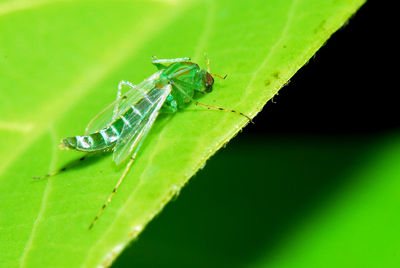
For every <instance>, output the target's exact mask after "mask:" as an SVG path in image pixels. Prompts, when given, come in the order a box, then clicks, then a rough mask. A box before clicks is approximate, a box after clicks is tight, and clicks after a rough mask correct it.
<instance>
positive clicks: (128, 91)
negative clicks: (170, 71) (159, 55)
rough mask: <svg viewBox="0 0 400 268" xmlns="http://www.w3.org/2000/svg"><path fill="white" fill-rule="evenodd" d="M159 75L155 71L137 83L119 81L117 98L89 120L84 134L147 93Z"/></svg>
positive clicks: (110, 118) (107, 122)
mask: <svg viewBox="0 0 400 268" xmlns="http://www.w3.org/2000/svg"><path fill="white" fill-rule="evenodd" d="M159 76H160V72H157V73H155V74H154V75H152V76H150V77H149V78H147V79H146V80H144V81H143V82H142V83H140V84H138V85H133V84H132V83H130V82H127V81H121V82H120V83H119V85H118V92H119V93H120V94H118V96H117V99H116V100H115V101H113V102H112V103H111V104H109V105H108V106H107V107H106V108H104V109H103V110H102V111H101V112H100V113H98V114H97V115H96V116H95V117H94V118H93V119H92V120H91V121H90V122H89V124H88V125H87V127H86V129H85V134H89V133H93V132H95V131H98V130H100V129H102V128H104V127H105V126H107V125H108V124H110V123H111V122H112V121H114V120H115V119H116V118H118V117H119V116H120V115H121V114H123V113H124V112H125V111H126V109H128V108H130V106H131V105H132V104H134V103H136V102H137V101H139V100H140V99H142V98H143V97H144V96H145V95H146V94H148V92H149V91H150V90H151V89H152V88H153V87H154V84H155V81H156V80H157V79H158V77H159Z"/></svg>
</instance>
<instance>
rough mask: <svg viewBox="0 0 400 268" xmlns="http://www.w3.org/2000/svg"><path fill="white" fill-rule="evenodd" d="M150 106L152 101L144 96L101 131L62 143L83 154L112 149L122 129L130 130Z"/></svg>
mask: <svg viewBox="0 0 400 268" xmlns="http://www.w3.org/2000/svg"><path fill="white" fill-rule="evenodd" d="M152 104H153V100H150V99H149V98H148V96H146V97H144V98H143V99H141V100H140V101H138V102H137V103H136V104H135V105H132V106H131V107H130V108H128V109H127V110H126V111H125V112H124V113H123V114H122V115H121V116H120V117H119V118H117V119H116V120H115V121H113V122H112V123H111V124H110V125H108V126H106V127H104V128H103V129H101V130H99V131H97V132H95V133H92V134H89V135H86V136H73V137H68V138H65V139H64V140H63V143H64V145H65V146H66V147H67V148H70V149H74V150H78V151H84V152H96V151H106V150H109V149H112V148H113V147H114V146H115V144H116V143H117V141H118V139H119V138H120V137H121V134H122V133H121V132H122V130H123V129H124V127H125V129H129V130H130V128H129V127H131V126H134V125H136V124H137V123H138V122H139V121H140V119H142V118H143V117H144V116H145V115H146V113H147V112H148V111H149V109H150V107H151V106H152Z"/></svg>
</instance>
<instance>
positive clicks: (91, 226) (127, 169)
mask: <svg viewBox="0 0 400 268" xmlns="http://www.w3.org/2000/svg"><path fill="white" fill-rule="evenodd" d="M135 158H136V153H134V154H133V156H132V157H131V158H130V159H129V162H128V164H127V165H126V167H125V170H124V172H123V173H122V175H121V177H120V178H119V180H118V182H117V184H116V185H115V186H114V188H113V190H112V192H111V194H110V195H109V196H108V198H107V199H106V202H104V204H103V205H102V206H101V208H100V210H99V212H97V215H96V217H94V219H93V221H92V222H91V223H90V225H89V230H90V229H92V228H93V226H94V225H95V224H96V222H97V220H98V219H99V218H100V216H101V214H103V211H104V209H105V208H106V207H107V206H108V204H110V202H111V199H112V198H113V196H114V194H115V193H116V192H117V190H118V187H119V186H120V185H121V183H122V181H123V180H124V179H125V177H126V175H127V174H128V172H129V170H130V169H131V167H132V164H133V162H134V161H135Z"/></svg>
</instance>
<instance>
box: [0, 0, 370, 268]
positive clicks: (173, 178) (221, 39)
mask: <svg viewBox="0 0 400 268" xmlns="http://www.w3.org/2000/svg"><path fill="white" fill-rule="evenodd" d="M363 2H364V1H363V0H335V1H333V0H332V1H319V0H280V1H277V0H276V1H268V2H266V1H264V0H259V1H252V2H248V1H247V2H242V1H241V2H239V1H238V2H235V3H232V1H224V0H216V1H207V2H206V1H195V0H193V1H178V0H168V1H167V0H163V1H162V0H158V1H122V0H121V1H112V2H110V1H92V0H88V1H79V2H78V1H37V2H35V3H30V2H27V1H3V2H1V3H0V73H1V75H2V78H1V80H0V97H1V100H2V101H1V106H0V114H1V118H0V146H1V147H0V148H1V150H0V163H1V165H0V235H1V236H0V266H7V267H15V266H20V267H38V266H40V267H95V266H107V265H109V264H110V263H111V262H112V261H113V260H114V259H115V257H116V256H117V255H118V254H119V253H120V252H121V250H122V249H123V248H124V247H125V246H126V245H127V243H128V242H129V241H131V240H132V239H133V238H135V237H137V235H138V234H139V233H140V232H141V231H142V230H143V228H144V227H145V226H146V224H147V223H148V222H149V221H150V220H151V219H152V218H153V217H154V216H155V215H156V214H157V213H158V212H159V211H160V210H161V209H162V208H163V207H164V205H165V204H166V203H167V202H168V201H169V200H170V199H171V198H172V197H173V196H174V195H175V194H177V193H178V191H179V189H180V188H181V187H182V186H183V185H184V184H185V183H186V182H187V181H188V179H189V178H190V177H191V176H192V175H193V174H195V173H196V171H197V170H198V169H199V168H201V167H202V166H203V165H204V164H205V161H206V160H207V159H208V158H209V157H210V156H211V155H212V154H214V153H215V152H216V151H217V150H218V149H219V148H221V147H222V146H223V145H224V144H226V143H227V142H228V141H229V140H230V139H231V138H232V137H233V136H234V135H236V134H237V133H238V131H239V130H240V129H241V128H242V127H243V126H245V125H246V124H247V121H246V119H245V118H242V117H240V116H237V115H235V114H229V113H222V112H216V111H207V110H203V109H201V108H200V107H195V106H190V107H188V108H187V109H186V110H184V111H181V112H179V113H177V114H176V115H173V116H162V117H160V118H159V120H157V122H156V124H155V126H154V128H153V129H152V130H151V132H150V134H149V135H148V138H147V139H146V141H145V143H144V144H143V148H142V150H141V152H140V154H139V156H138V158H137V160H136V162H135V164H134V166H133V169H132V170H131V171H130V173H129V175H128V177H127V179H126V180H125V182H124V183H123V185H122V186H121V187H120V189H119V190H118V192H117V194H116V195H115V198H114V199H113V202H112V203H111V204H110V206H109V207H107V209H106V210H105V213H104V214H103V216H102V217H101V218H100V220H99V222H98V223H97V224H96V226H95V228H94V229H93V230H92V231H90V232H89V231H88V230H87V227H88V225H89V223H90V222H91V220H92V219H93V217H94V215H95V214H96V213H97V211H98V209H99V208H100V206H101V204H102V203H103V202H104V201H105V198H106V197H107V196H108V194H109V193H110V191H111V190H112V188H113V186H114V184H115V183H116V181H117V180H118V178H119V176H120V175H121V173H122V171H123V167H116V166H114V165H113V163H112V161H111V157H110V155H104V156H102V157H95V158H91V159H90V160H87V161H86V163H84V164H83V163H82V165H79V166H77V167H76V168H73V169H71V170H69V171H68V172H64V173H63V174H60V175H58V176H56V177H53V178H50V179H49V180H43V181H32V180H31V178H32V177H33V176H40V175H43V174H45V173H48V172H49V171H52V170H54V169H56V168H57V167H60V166H63V165H65V164H66V163H68V162H69V161H72V160H73V159H76V158H79V157H80V156H81V154H79V153H76V152H70V151H60V150H59V148H58V144H59V141H60V139H61V138H63V137H65V136H70V135H79V134H81V133H83V131H84V128H85V126H86V124H87V122H89V120H90V119H91V118H92V117H93V116H94V115H95V114H97V112H98V111H100V110H101V109H102V108H103V107H105V106H106V105H107V104H109V103H110V102H112V101H113V100H114V99H115V95H116V87H117V84H118V82H119V81H120V80H123V79H125V80H129V81H132V82H133V83H135V84H136V83H139V82H141V81H142V80H143V79H144V78H145V77H148V76H149V75H151V74H152V73H153V72H154V71H155V69H154V67H153V66H152V65H151V64H150V58H151V56H152V55H157V56H158V57H159V58H173V57H183V56H191V57H192V58H193V60H194V61H196V62H199V63H200V65H202V66H204V64H203V62H204V61H203V53H204V52H207V53H208V56H209V58H210V59H211V70H212V72H214V73H218V74H229V77H228V79H226V80H223V81H221V80H218V81H216V83H215V86H214V91H213V92H212V93H211V94H208V95H206V96H204V97H202V98H201V102H203V103H207V104H211V105H218V106H221V107H226V108H231V109H235V110H238V111H241V112H243V113H246V114H248V115H250V116H255V115H256V114H257V112H259V111H260V110H261V109H262V107H263V106H264V105H265V104H266V102H267V101H268V100H270V99H271V98H272V97H273V96H274V95H275V94H276V93H277V91H278V90H279V89H280V88H281V87H282V86H283V85H284V84H285V83H286V82H287V81H288V80H289V78H290V77H291V76H292V75H293V74H294V73H295V72H296V71H297V70H298V69H299V68H300V67H301V66H303V65H304V64H305V63H306V62H307V61H308V60H309V59H310V57H311V56H312V55H313V54H314V53H315V52H316V51H317V50H318V48H319V47H321V46H322V45H323V43H324V42H325V41H326V40H327V39H328V38H329V36H330V35H331V34H332V33H333V32H334V31H336V30H337V29H338V28H340V27H341V26H342V25H343V24H344V23H345V22H346V21H347V19H348V18H349V17H350V16H351V15H352V14H353V13H354V12H355V11H356V10H357V8H358V7H359V6H360V5H361V4H362V3H363ZM204 67H205V66H204Z"/></svg>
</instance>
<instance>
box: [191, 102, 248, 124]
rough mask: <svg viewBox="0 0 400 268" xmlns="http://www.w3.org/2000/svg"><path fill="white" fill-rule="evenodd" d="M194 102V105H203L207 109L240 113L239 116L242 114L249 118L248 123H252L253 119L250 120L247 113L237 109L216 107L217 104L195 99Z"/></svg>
mask: <svg viewBox="0 0 400 268" xmlns="http://www.w3.org/2000/svg"><path fill="white" fill-rule="evenodd" d="M195 104H196V105H200V106H203V107H206V108H207V109H210V110H218V111H223V112H229V113H235V114H238V115H241V116H243V117H246V118H247V119H248V120H249V122H250V123H252V124H254V122H253V120H252V119H251V118H250V117H249V116H248V115H245V114H244V113H242V112H238V111H236V110H231V109H225V108H222V107H218V106H212V105H208V104H204V103H200V102H198V101H195Z"/></svg>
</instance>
